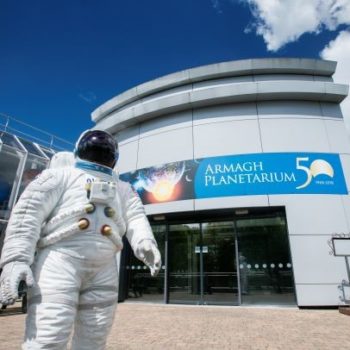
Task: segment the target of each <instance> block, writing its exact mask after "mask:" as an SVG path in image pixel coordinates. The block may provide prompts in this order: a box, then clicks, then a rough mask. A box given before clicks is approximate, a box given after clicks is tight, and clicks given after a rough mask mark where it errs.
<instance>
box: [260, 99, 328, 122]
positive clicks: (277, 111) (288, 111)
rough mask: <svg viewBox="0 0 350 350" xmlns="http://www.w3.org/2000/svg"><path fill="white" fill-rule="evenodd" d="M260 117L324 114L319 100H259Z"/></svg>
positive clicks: (314, 115)
mask: <svg viewBox="0 0 350 350" xmlns="http://www.w3.org/2000/svg"><path fill="white" fill-rule="evenodd" d="M257 111H258V115H259V118H263V117H269V118H276V117H277V118H283V117H312V116H313V117H317V118H319V117H320V116H321V115H322V110H321V107H320V104H319V103H318V102H312V101H259V102H257Z"/></svg>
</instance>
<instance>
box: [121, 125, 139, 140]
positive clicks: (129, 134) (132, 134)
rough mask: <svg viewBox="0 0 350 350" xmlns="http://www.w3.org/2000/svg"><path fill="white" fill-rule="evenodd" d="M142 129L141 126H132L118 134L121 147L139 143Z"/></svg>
mask: <svg viewBox="0 0 350 350" xmlns="http://www.w3.org/2000/svg"><path fill="white" fill-rule="evenodd" d="M139 134H140V127H139V125H136V126H131V127H129V128H127V129H124V130H121V131H119V132H118V133H117V134H116V138H117V140H118V143H119V145H121V144H124V143H128V142H132V141H137V140H138V139H139Z"/></svg>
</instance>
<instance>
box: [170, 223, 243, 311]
mask: <svg viewBox="0 0 350 350" xmlns="http://www.w3.org/2000/svg"><path fill="white" fill-rule="evenodd" d="M168 244H169V256H168V270H169V273H168V280H169V282H168V286H169V295H168V301H169V303H192V304H193V303H195V304H225V305H229V304H231V305H232V304H233V305H237V304H238V296H239V292H238V290H239V288H238V285H239V282H238V275H237V271H236V270H237V269H236V238H235V235H234V226H233V222H230V221H220V222H203V223H187V224H174V225H169V235H168Z"/></svg>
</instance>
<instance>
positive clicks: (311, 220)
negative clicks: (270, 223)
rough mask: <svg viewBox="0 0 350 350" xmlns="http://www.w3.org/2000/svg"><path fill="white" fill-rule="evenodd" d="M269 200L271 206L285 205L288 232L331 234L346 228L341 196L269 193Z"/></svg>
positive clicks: (297, 233) (296, 233) (295, 233)
mask: <svg viewBox="0 0 350 350" xmlns="http://www.w3.org/2000/svg"><path fill="white" fill-rule="evenodd" d="M269 200H270V205H271V206H280V205H282V206H286V214H287V221H288V231H289V233H290V234H293V235H305V234H323V235H331V234H332V233H334V232H344V231H347V230H348V223H347V219H346V216H345V212H344V207H343V202H342V196H339V195H305V194H304V195H300V194H299V195H298V194H296V195H270V196H269Z"/></svg>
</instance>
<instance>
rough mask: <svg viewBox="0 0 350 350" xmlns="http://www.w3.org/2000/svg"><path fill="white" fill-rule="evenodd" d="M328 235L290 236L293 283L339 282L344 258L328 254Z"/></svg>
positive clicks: (341, 276)
mask: <svg viewBox="0 0 350 350" xmlns="http://www.w3.org/2000/svg"><path fill="white" fill-rule="evenodd" d="M329 239H331V235H328V236H293V235H292V236H290V237H289V241H290V248H291V251H292V258H293V271H294V279H295V283H317V284H326V283H332V284H337V283H338V284H341V281H342V280H343V279H347V273H346V266H345V259H344V258H343V257H335V256H333V255H330V254H329V252H330V251H331V249H330V247H329V245H328V240H329Z"/></svg>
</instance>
